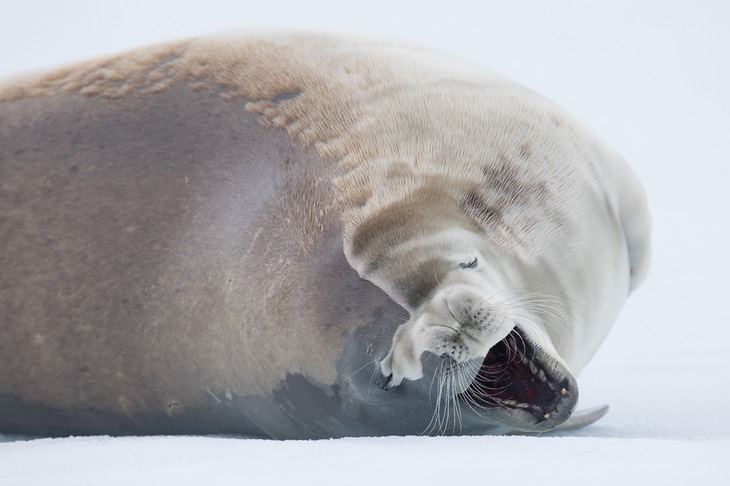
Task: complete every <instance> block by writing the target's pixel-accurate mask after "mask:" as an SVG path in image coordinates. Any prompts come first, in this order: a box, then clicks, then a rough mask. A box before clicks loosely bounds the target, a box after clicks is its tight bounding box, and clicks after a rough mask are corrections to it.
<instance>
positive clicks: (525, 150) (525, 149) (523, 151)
mask: <svg viewBox="0 0 730 486" xmlns="http://www.w3.org/2000/svg"><path fill="white" fill-rule="evenodd" d="M519 154H520V157H522V158H523V159H529V158H530V157H532V143H530V142H524V143H523V144H522V145H520V148H519Z"/></svg>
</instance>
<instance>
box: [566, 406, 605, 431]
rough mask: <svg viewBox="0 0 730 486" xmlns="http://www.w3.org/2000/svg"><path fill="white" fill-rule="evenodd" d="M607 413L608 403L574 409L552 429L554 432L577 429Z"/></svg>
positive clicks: (586, 425)
mask: <svg viewBox="0 0 730 486" xmlns="http://www.w3.org/2000/svg"><path fill="white" fill-rule="evenodd" d="M607 413H608V405H601V406H600V407H593V408H587V409H584V410H576V411H575V412H573V415H571V416H570V417H569V418H568V420H566V421H565V422H563V423H562V424H560V425H559V426H558V427H556V428H555V429H553V430H552V431H554V432H564V431H566V430H577V429H582V428H583V427H588V426H589V425H591V424H592V423H594V422H597V421H598V420H600V419H601V418H602V417H603V416H604V415H606V414H607Z"/></svg>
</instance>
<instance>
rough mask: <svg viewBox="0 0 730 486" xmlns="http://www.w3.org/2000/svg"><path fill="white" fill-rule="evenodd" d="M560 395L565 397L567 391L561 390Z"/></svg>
mask: <svg viewBox="0 0 730 486" xmlns="http://www.w3.org/2000/svg"><path fill="white" fill-rule="evenodd" d="M560 394H561V395H562V396H566V395H567V394H568V390H566V389H565V388H561V390H560Z"/></svg>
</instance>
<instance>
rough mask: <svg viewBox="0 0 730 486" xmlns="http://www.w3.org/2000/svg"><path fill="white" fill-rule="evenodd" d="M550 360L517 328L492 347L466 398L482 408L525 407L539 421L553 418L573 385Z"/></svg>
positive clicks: (464, 396)
mask: <svg viewBox="0 0 730 486" xmlns="http://www.w3.org/2000/svg"><path fill="white" fill-rule="evenodd" d="M548 361H551V360H549V357H548V356H547V355H546V354H545V353H544V352H540V350H538V349H537V348H536V347H535V346H533V345H532V344H531V343H530V342H529V341H528V340H526V339H524V338H523V337H522V335H521V334H520V333H519V331H517V330H516V329H515V330H513V331H512V332H511V333H510V334H509V335H508V336H507V337H506V338H505V339H503V340H502V341H500V342H498V343H497V344H496V345H495V346H493V347H492V348H491V349H490V350H489V352H488V353H487V356H486V357H485V358H484V361H483V362H482V365H481V368H480V370H479V372H478V373H477V375H476V377H475V378H474V381H473V382H472V383H471V385H470V386H469V388H468V389H467V390H466V391H465V392H464V393H462V397H463V398H464V399H466V400H467V401H469V402H470V403H472V404H474V405H477V406H479V407H486V408H493V407H504V408H508V409H516V410H524V411H525V412H528V413H530V414H531V415H532V416H533V417H534V419H535V420H536V421H537V422H542V421H545V420H548V419H551V418H552V415H553V414H554V413H555V412H556V411H557V410H558V409H559V408H564V407H562V406H561V405H562V403H561V402H563V400H565V399H566V397H567V396H568V394H569V389H570V388H571V386H572V385H571V379H570V378H569V377H568V375H567V370H564V371H565V373H563V372H561V371H562V370H559V368H562V367H561V366H560V365H559V364H558V363H554V362H548ZM556 425H557V424H556Z"/></svg>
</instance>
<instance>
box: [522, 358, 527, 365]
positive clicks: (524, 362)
mask: <svg viewBox="0 0 730 486" xmlns="http://www.w3.org/2000/svg"><path fill="white" fill-rule="evenodd" d="M522 364H527V358H526V357H525V356H522Z"/></svg>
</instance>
